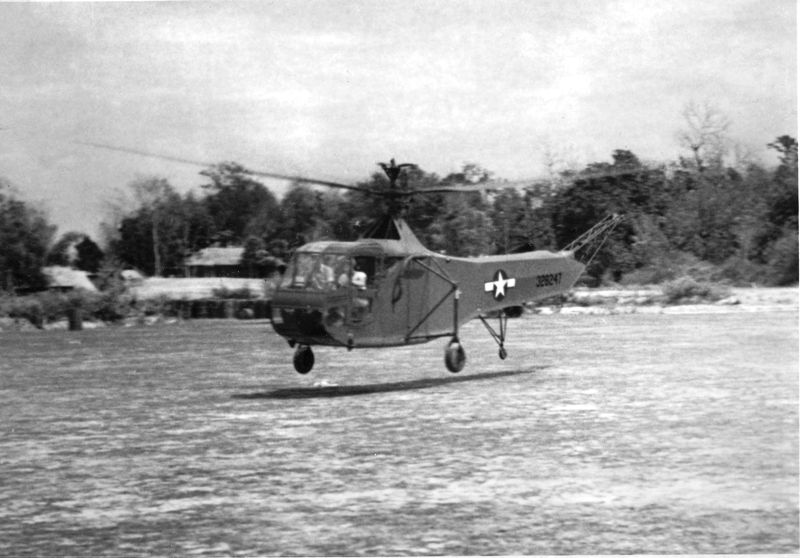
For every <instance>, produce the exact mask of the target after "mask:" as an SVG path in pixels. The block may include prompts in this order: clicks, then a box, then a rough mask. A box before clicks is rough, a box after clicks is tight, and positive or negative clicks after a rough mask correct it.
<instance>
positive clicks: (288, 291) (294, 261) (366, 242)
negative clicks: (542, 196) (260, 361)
mask: <svg viewBox="0 0 800 558" xmlns="http://www.w3.org/2000/svg"><path fill="white" fill-rule="evenodd" d="M379 165H380V167H381V168H382V169H383V170H384V172H385V174H386V176H387V178H388V179H389V188H388V190H380V191H375V190H369V189H366V188H362V187H358V186H348V185H344V184H336V183H330V182H323V181H314V180H305V181H307V182H311V183H317V184H321V185H325V186H333V187H342V188H347V189H350V190H358V191H362V192H365V193H367V194H369V195H373V196H378V197H383V198H388V201H389V203H388V208H389V209H388V211H387V212H386V214H385V215H384V216H383V217H382V218H380V219H379V220H377V221H376V222H375V223H374V224H373V225H372V226H371V227H370V228H368V229H367V230H366V231H365V232H364V233H363V234H362V235H361V237H360V238H359V239H358V240H355V241H350V242H339V241H324V240H321V241H315V242H310V243H307V244H305V245H303V246H301V247H299V248H298V249H296V250H295V252H294V254H293V256H292V258H291V259H290V261H289V262H288V265H287V268H286V271H285V273H284V274H283V277H282V279H281V281H280V283H279V284H278V286H277V287H276V289H275V291H274V293H273V297H272V301H271V318H270V320H271V323H272V327H273V329H274V330H275V332H276V333H277V334H278V335H280V336H282V337H284V338H285V339H286V340H287V341H288V343H289V345H290V346H291V347H293V348H294V349H295V352H294V358H293V364H294V368H295V370H296V371H297V372H299V373H300V374H307V373H308V372H310V371H311V370H312V368H313V367H314V361H315V357H314V352H313V349H312V347H313V346H314V345H328V346H334V347H345V348H347V350H353V349H356V348H379V347H396V346H402V345H411V344H417V343H425V342H428V341H431V340H433V339H437V338H443V337H445V338H448V339H449V340H448V342H447V345H446V347H445V352H444V362H445V366H446V367H447V369H448V370H449V371H450V372H453V373H457V372H460V371H461V370H462V369H463V368H464V366H465V364H466V351H465V350H464V347H463V344H462V342H461V339H460V336H459V330H460V328H461V327H462V326H463V325H464V324H465V323H466V322H468V321H470V320H472V319H474V318H479V319H480V320H481V321H482V322H483V324H484V325H485V326H486V329H487V330H488V332H489V334H490V335H491V336H492V338H493V339H494V341H495V342H496V343H497V345H498V347H499V349H498V356H499V357H500V359H505V358H506V357H507V356H508V353H507V350H506V348H505V340H506V331H507V321H508V317H509V315H508V312H506V309H509V308H511V307H519V306H521V305H522V304H524V303H526V302H531V301H535V300H537V299H542V298H547V297H552V296H555V295H559V294H563V293H565V292H567V291H568V290H569V289H571V288H572V286H573V285H574V284H575V282H576V281H577V280H578V279H579V278H580V276H581V274H582V273H583V271H584V269H585V266H586V263H588V262H582V261H581V260H580V259H578V258H576V253H577V252H578V251H579V250H581V249H582V248H584V247H586V246H590V245H593V244H594V243H597V242H598V241H599V242H602V241H603V240H604V239H605V238H607V236H608V234H610V232H611V230H612V229H613V228H614V227H615V226H616V225H617V224H618V223H619V222H620V220H621V217H620V216H618V215H610V216H608V217H607V218H606V219H604V220H602V221H601V222H599V223H598V224H597V225H595V226H594V227H592V229H590V230H589V231H587V232H586V233H584V235H582V236H580V237H579V238H578V239H576V240H575V241H573V242H572V243H570V244H569V245H568V246H567V247H565V248H564V249H563V250H560V251H558V252H551V251H547V250H534V251H528V252H522V253H514V254H505V255H493V256H479V257H453V256H448V255H445V254H440V253H438V252H434V251H431V250H429V249H427V248H426V247H425V246H424V245H423V244H422V243H421V242H420V240H419V239H418V238H417V237H416V236H415V235H414V232H413V231H412V230H411V228H410V227H409V226H408V224H407V223H406V221H405V220H404V219H403V217H402V213H403V209H404V207H405V206H404V204H403V202H404V201H405V200H407V199H408V198H410V197H412V196H418V195H430V194H442V193H463V192H468V191H478V190H485V189H487V187H494V188H497V187H498V185H493V184H489V185H486V184H476V185H471V186H472V187H470V185H466V187H436V188H428V189H424V190H420V189H417V190H414V189H408V187H407V183H406V185H405V187H402V186H401V185H399V184H398V179H399V178H400V177H401V176H402V175H403V173H404V171H405V169H407V168H412V167H414V165H412V164H408V163H404V164H401V165H397V164H396V163H395V161H394V159H392V160H391V161H390V162H389V163H388V164H386V163H379ZM503 185H504V183H500V185H499V186H500V187H502V186H503ZM505 185H506V186H508V184H505ZM598 248H599V246H598ZM595 253H596V250H595ZM491 314H497V315H498V318H499V327H498V329H495V328H494V327H492V326H491V324H490V323H489V322H488V321H487V317H488V316H489V315H491Z"/></svg>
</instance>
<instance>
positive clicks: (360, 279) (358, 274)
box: [353, 271, 367, 289]
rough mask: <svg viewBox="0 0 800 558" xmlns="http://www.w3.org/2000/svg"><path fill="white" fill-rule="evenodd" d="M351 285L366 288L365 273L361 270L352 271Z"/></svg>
mask: <svg viewBox="0 0 800 558" xmlns="http://www.w3.org/2000/svg"><path fill="white" fill-rule="evenodd" d="M353 286H354V287H358V288H359V289H366V288H367V274H366V273H364V272H363V271H354V272H353Z"/></svg>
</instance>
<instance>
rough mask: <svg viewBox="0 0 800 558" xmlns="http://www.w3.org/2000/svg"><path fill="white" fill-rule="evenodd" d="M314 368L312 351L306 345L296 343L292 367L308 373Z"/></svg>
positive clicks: (301, 372)
mask: <svg viewBox="0 0 800 558" xmlns="http://www.w3.org/2000/svg"><path fill="white" fill-rule="evenodd" d="M312 368H314V351H312V350H311V347H309V346H308V345H298V346H297V348H296V349H295V351H294V369H295V370H297V371H298V372H299V373H300V374H308V373H309V372H311V369H312Z"/></svg>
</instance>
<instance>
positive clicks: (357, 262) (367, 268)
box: [353, 256, 377, 287]
mask: <svg viewBox="0 0 800 558" xmlns="http://www.w3.org/2000/svg"><path fill="white" fill-rule="evenodd" d="M376 271H377V269H376V261H375V258H374V257H373V256H356V257H355V258H353V277H354V278H355V277H356V274H358V276H359V277H363V275H362V274H364V275H366V277H364V279H363V280H364V284H365V286H366V287H373V286H374V285H375V272H376Z"/></svg>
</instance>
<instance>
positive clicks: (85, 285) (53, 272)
mask: <svg viewBox="0 0 800 558" xmlns="http://www.w3.org/2000/svg"><path fill="white" fill-rule="evenodd" d="M42 273H44V276H45V277H46V278H47V288H48V289H50V290H53V291H60V292H67V291H73V290H75V289H83V290H86V291H90V292H97V287H95V286H94V283H92V281H91V279H89V275H88V274H87V273H86V272H85V271H82V270H80V269H72V268H71V267H64V266H60V265H53V266H49V267H44V268H42Z"/></svg>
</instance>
